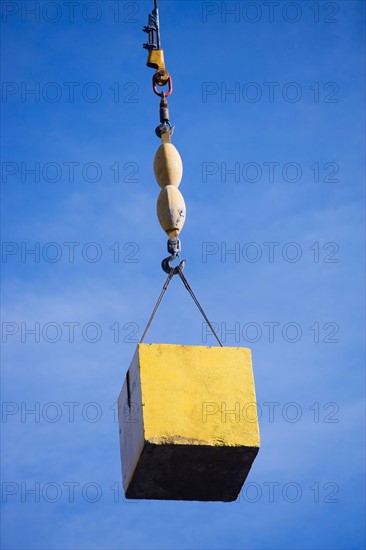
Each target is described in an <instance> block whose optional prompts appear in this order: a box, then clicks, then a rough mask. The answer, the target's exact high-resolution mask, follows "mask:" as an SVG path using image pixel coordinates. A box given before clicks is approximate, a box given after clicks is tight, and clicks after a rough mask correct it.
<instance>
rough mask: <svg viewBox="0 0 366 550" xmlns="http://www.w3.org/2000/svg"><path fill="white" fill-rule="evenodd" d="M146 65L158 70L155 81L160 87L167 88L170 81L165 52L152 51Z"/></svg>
mask: <svg viewBox="0 0 366 550" xmlns="http://www.w3.org/2000/svg"><path fill="white" fill-rule="evenodd" d="M146 65H147V66H148V67H151V68H152V69H156V72H155V75H154V79H155V82H156V84H157V85H158V86H165V84H166V83H167V82H168V80H169V73H168V71H167V69H166V67H165V63H164V50H155V49H154V50H150V51H149V55H148V58H147V63H146Z"/></svg>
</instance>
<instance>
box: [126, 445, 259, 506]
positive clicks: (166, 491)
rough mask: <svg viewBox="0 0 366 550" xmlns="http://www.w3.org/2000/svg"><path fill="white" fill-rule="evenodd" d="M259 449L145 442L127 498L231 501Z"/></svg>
mask: <svg viewBox="0 0 366 550" xmlns="http://www.w3.org/2000/svg"><path fill="white" fill-rule="evenodd" d="M258 450H259V449H258V448H257V447H224V446H216V447H215V446H208V445H176V444H175V445H173V444H162V445H156V444H153V443H149V442H145V445H144V448H143V450H142V453H141V456H140V459H139V461H138V463H137V466H136V469H135V471H134V474H133V477H132V480H131V482H130V484H129V486H128V488H127V491H126V498H130V499H156V500H201V501H223V502H231V501H233V500H236V499H237V497H238V495H239V493H240V490H241V488H242V486H243V483H244V481H245V479H246V477H247V475H248V473H249V470H250V468H251V466H252V463H253V461H254V459H255V457H256V456H257V453H258Z"/></svg>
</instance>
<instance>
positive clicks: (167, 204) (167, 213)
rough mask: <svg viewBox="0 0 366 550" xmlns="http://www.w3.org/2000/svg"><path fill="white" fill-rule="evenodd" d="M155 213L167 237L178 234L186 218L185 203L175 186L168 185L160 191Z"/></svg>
mask: <svg viewBox="0 0 366 550" xmlns="http://www.w3.org/2000/svg"><path fill="white" fill-rule="evenodd" d="M157 215H158V219H159V222H160V225H161V227H162V228H163V229H164V231H165V232H166V233H167V235H168V236H169V238H172V237H176V236H177V235H179V233H180V231H181V230H182V228H183V225H184V222H185V218H186V205H185V203H184V199H183V196H182V193H181V192H180V191H179V189H178V188H177V187H174V186H173V185H168V186H167V187H164V188H163V189H162V190H161V191H160V194H159V197H158V202H157Z"/></svg>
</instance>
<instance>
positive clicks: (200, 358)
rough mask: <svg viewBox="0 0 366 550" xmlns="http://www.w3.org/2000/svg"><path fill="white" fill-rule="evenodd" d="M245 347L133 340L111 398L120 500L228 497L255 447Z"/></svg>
mask: <svg viewBox="0 0 366 550" xmlns="http://www.w3.org/2000/svg"><path fill="white" fill-rule="evenodd" d="M255 403H256V398H255V389H254V380H253V372H252V364H251V354H250V350H249V349H246V348H231V347H223V348H221V347H206V346H180V345H170V344H139V345H138V347H137V350H136V353H135V355H134V358H133V360H132V363H131V366H130V368H129V370H128V373H127V375H126V380H125V383H124V384H123V388H122V391H121V393H120V396H119V399H118V413H119V426H120V443H121V460H122V472H123V486H124V490H125V493H126V497H127V498H134V499H138V498H145V499H164V500H165V499H166V500H205V501H207V500H220V501H232V500H235V499H236V498H237V496H238V494H239V492H240V489H241V487H242V485H243V483H244V481H245V478H246V477H247V475H248V473H249V470H250V467H251V465H252V463H253V460H254V458H255V456H256V455H257V452H258V449H259V428H258V420H257V414H256V404H255Z"/></svg>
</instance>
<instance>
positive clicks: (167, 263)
mask: <svg viewBox="0 0 366 550" xmlns="http://www.w3.org/2000/svg"><path fill="white" fill-rule="evenodd" d="M178 257H179V256H178V255H177V254H173V255H172V256H168V257H167V258H164V260H163V261H162V262H161V267H162V268H163V271H165V273H167V274H168V275H169V274H170V272H171V270H172V269H174V271H173V275H177V273H179V271H183V269H184V266H185V265H186V260H182V261H181V262H180V264H179V265H177V266H175V267H174V266H172V265H171V262H172V261H173V260H175V259H176V258H178Z"/></svg>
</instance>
